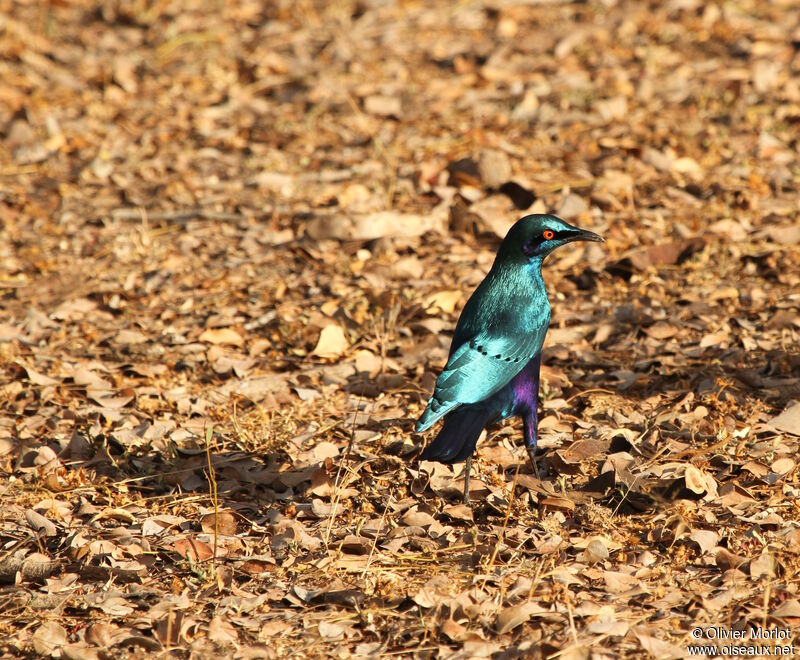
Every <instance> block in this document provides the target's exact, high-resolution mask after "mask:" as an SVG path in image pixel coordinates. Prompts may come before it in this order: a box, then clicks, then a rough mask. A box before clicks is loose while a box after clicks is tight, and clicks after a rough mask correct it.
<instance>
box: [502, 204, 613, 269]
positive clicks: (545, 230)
mask: <svg viewBox="0 0 800 660" xmlns="http://www.w3.org/2000/svg"><path fill="white" fill-rule="evenodd" d="M572 241H597V242H600V243H602V242H604V241H605V239H604V238H602V237H601V236H598V235H597V234H595V233H594V232H591V231H587V230H586V229H580V228H578V227H573V226H572V225H571V224H569V223H568V222H565V221H564V220H562V219H561V218H558V217H556V216H554V215H542V214H535V215H526V216H525V217H524V218H522V219H521V220H518V221H517V222H516V223H515V224H514V226H513V227H511V229H510V230H509V232H508V234H507V235H506V238H505V240H504V241H503V247H505V248H507V249H508V250H511V251H512V254H511V255H509V256H511V257H512V258H514V257H517V258H519V257H522V258H524V259H527V260H533V259H544V258H545V257H546V256H547V255H548V254H550V253H551V252H552V251H553V250H555V249H556V248H558V247H561V246H562V245H566V244H567V243H571V242H572ZM514 252H517V254H516V255H515V254H513V253H514Z"/></svg>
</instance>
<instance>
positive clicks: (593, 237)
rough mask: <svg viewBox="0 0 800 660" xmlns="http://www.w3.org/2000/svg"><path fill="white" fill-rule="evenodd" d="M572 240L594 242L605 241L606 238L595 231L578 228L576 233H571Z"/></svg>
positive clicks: (570, 238)
mask: <svg viewBox="0 0 800 660" xmlns="http://www.w3.org/2000/svg"><path fill="white" fill-rule="evenodd" d="M569 240H570V241H592V242H594V243H605V242H606V239H605V238H603V237H602V236H598V235H597V234H595V233H594V232H593V231H588V230H586V229H576V230H575V233H573V234H571V235H570V237H569Z"/></svg>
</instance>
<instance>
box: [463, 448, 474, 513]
mask: <svg viewBox="0 0 800 660" xmlns="http://www.w3.org/2000/svg"><path fill="white" fill-rule="evenodd" d="M470 472H472V456H467V461H466V463H465V464H464V498H463V500H462V501H463V502H464V504H469V473H470Z"/></svg>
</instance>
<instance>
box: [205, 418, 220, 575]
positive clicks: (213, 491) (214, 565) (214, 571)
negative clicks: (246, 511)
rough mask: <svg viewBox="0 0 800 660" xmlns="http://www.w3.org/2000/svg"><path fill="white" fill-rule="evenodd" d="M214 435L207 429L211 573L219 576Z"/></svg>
mask: <svg viewBox="0 0 800 660" xmlns="http://www.w3.org/2000/svg"><path fill="white" fill-rule="evenodd" d="M213 433H214V429H213V427H210V426H209V427H207V428H206V460H207V461H208V472H207V473H206V477H207V479H208V488H209V492H210V494H211V502H212V504H213V505H214V554H213V555H212V556H211V562H212V563H211V571H212V574H213V575H214V576H216V575H217V541H218V537H219V500H218V499H217V478H216V476H215V474H214V467H213V466H212V465H211V436H212V435H213Z"/></svg>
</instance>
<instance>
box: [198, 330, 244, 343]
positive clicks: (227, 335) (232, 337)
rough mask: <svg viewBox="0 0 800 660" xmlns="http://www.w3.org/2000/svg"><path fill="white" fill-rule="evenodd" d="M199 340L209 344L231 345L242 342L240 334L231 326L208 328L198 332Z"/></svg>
mask: <svg viewBox="0 0 800 660" xmlns="http://www.w3.org/2000/svg"><path fill="white" fill-rule="evenodd" d="M199 340H200V341H204V342H207V343H209V344H232V345H233V346H241V345H242V344H244V339H242V336H241V335H240V334H239V333H238V332H236V330H234V329H233V328H209V329H208V330H204V331H203V332H202V333H201V334H200V337H199Z"/></svg>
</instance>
